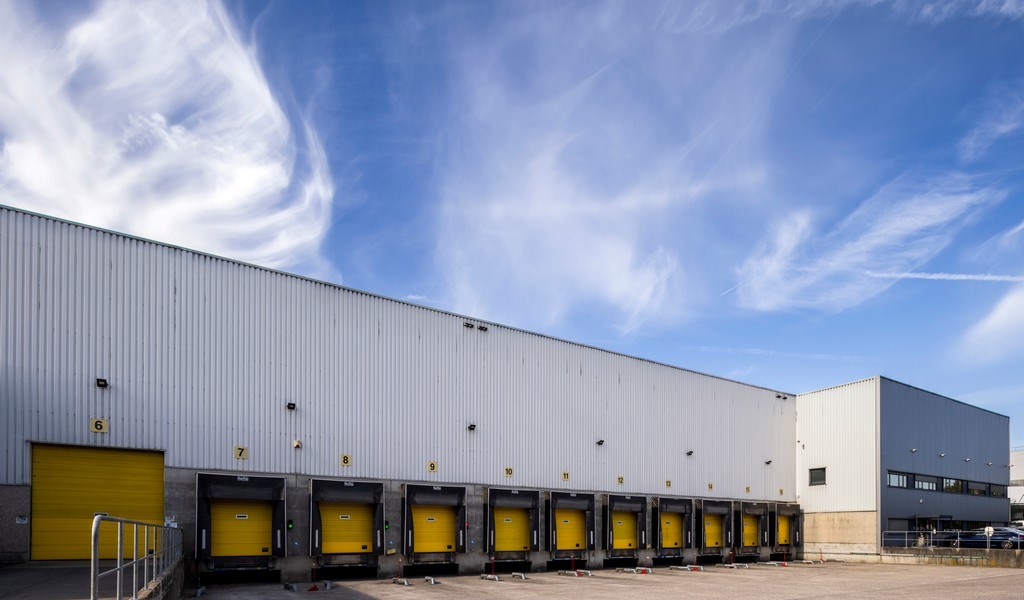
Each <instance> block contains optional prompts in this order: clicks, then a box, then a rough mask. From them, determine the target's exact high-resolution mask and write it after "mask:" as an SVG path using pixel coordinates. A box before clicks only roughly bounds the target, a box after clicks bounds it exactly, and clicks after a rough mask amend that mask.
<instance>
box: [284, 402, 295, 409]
mask: <svg viewBox="0 0 1024 600" xmlns="http://www.w3.org/2000/svg"><path fill="white" fill-rule="evenodd" d="M284 406H285V408H287V409H288V410H295V403H294V402H289V403H288V404H285V405H284Z"/></svg>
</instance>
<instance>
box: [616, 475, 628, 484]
mask: <svg viewBox="0 0 1024 600" xmlns="http://www.w3.org/2000/svg"><path fill="white" fill-rule="evenodd" d="M615 481H616V482H617V483H618V484H619V485H622V484H624V483H626V478H625V477H623V476H622V475H619V476H618V477H616V478H615Z"/></svg>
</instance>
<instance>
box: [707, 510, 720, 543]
mask: <svg viewBox="0 0 1024 600" xmlns="http://www.w3.org/2000/svg"><path fill="white" fill-rule="evenodd" d="M722 516H723V515H704V547H705V548H721V547H722Z"/></svg>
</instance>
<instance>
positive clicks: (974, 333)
mask: <svg viewBox="0 0 1024 600" xmlns="http://www.w3.org/2000/svg"><path fill="white" fill-rule="evenodd" d="M1021 351H1024V285H1019V286H1017V287H1016V288H1014V289H1013V290H1011V291H1010V292H1008V293H1007V294H1006V295H1005V296H1003V297H1002V299H1000V300H999V302H997V303H996V304H995V306H993V307H992V309H991V310H990V311H989V312H988V314H987V315H985V317H984V318H982V319H981V320H980V321H979V322H978V323H976V324H975V325H973V326H972V327H971V328H970V329H968V330H967V332H966V333H965V334H964V336H963V344H962V347H961V355H962V356H963V357H965V359H966V360H969V361H971V362H979V363H996V362H1003V361H1006V360H1009V359H1013V360H1015V361H1018V362H1019V360H1020V352H1021Z"/></svg>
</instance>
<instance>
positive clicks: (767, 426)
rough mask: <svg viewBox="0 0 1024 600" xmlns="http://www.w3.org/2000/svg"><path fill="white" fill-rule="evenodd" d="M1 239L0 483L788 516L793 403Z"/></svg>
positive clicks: (405, 316)
mask: <svg viewBox="0 0 1024 600" xmlns="http://www.w3.org/2000/svg"><path fill="white" fill-rule="evenodd" d="M0 237H2V239H0V269H2V274H0V283H2V287H0V303H2V316H0V327H2V330H0V344H2V346H0V352H2V353H3V354H2V361H0V363H2V369H3V371H2V381H0V394H2V400H3V402H2V403H0V411H2V412H0V417H2V420H3V422H2V423H0V431H3V433H4V451H5V453H6V454H5V458H4V460H3V464H2V466H0V468H2V482H3V483H26V482H28V481H29V473H28V465H29V445H28V444H27V443H26V441H37V442H54V443H69V444H89V445H103V446H117V447H132V448H152V449H162V450H165V451H166V462H167V465H168V466H173V467H186V468H195V469H225V470H239V471H253V472H267V473H301V474H309V475H316V476H339V477H353V478H372V479H399V480H411V481H436V482H449V483H478V484H487V485H510V486H522V487H539V488H551V489H589V490H608V491H613V492H622V493H635V494H639V493H645V494H655V493H658V494H666V495H701V496H707V497H734V498H744V499H745V498H749V499H767V500H779V501H792V500H794V499H795V497H796V493H795V492H796V490H795V489H794V488H795V481H796V480H795V473H794V465H795V459H794V456H793V454H794V450H793V443H792V440H793V439H794V437H795V427H796V414H795V401H794V400H793V399H789V400H781V399H777V398H776V392H774V391H771V390H766V389H762V388H757V387H753V386H748V385H743V384H739V383H735V382H730V381H726V380H722V379H718V378H714V377H710V376H706V375H701V374H697V373H693V372H689V371H684V370H680V369H674V368H670V367H666V366H664V365H658V364H655V363H651V362H647V361H642V360H638V359H633V358H629V357H624V356H620V355H617V354H613V353H609V352H604V351H600V350H596V349H593V348H587V347H584V346H579V345H576V344H571V343H568V342H562V341H558V340H553V339H550V338H545V337H542V336H538V335H535V334H531V333H527V332H523V331H519V330H515V329H510V328H506V327H501V326H496V325H492V324H487V326H488V328H489V329H488V330H487V331H481V330H480V329H478V328H472V329H471V328H467V327H465V326H464V323H465V322H472V323H474V324H476V323H477V322H476V321H467V319H464V318H462V317H459V316H456V315H451V314H446V313H442V312H438V311H434V310H430V309H425V308H420V307H414V306H410V305H407V304H404V303H400V302H396V301H392V300H388V299H384V298H380V297H375V296H371V295H368V294H364V293H359V292H355V291H352V290H347V289H344V288H339V287H336V286H331V285H327V284H323V283H318V282H314V281H310V280H307V279H303V278H298V277H293V276H289V275H285V274H281V273H276V272H273V271H268V270H264V269H259V268H256V267H251V266H247V265H242V264H238V263H234V262H231V261H226V260H222V259H218V258H213V257H209V256H205V255H201V254H196V253H192V252H187V251H183V250H180V249H177V248H173V247H168V246H163V245H159V244H155V243H151V242H146V241H141V240H137V239H133V238H128V237H124V236H120V235H116V234H111V233H107V232H102V231H98V230H95V229H91V228H86V227H82V226H78V225H73V224H68V223H65V222H61V221H56V220H52V219H48V218H42V217H39V216H35V215H29V214H25V213H22V212H20V211H14V210H9V209H3V208H0ZM97 377H104V378H107V379H108V380H109V381H110V387H109V388H108V389H99V388H97V387H96V386H95V378H97ZM287 402H295V403H296V404H297V405H298V408H297V409H296V410H294V411H288V410H286V409H285V404H286V403H287ZM96 417H103V418H107V419H109V420H110V433H107V434H98V433H93V432H91V431H90V430H89V419H90V418H96ZM469 423H474V424H476V426H477V427H476V430H475V431H472V432H470V431H468V430H467V425H468V424H469ZM294 439H299V440H301V441H302V446H303V447H302V448H301V449H293V448H292V440H294ZM598 439H603V440H605V444H604V445H603V446H598V445H597V444H596V441H597V440H598ZM236 445H242V446H247V447H248V448H249V459H248V460H244V461H243V460H236V459H234V458H233V448H234V447H235V446H236ZM688 450H693V451H694V453H693V455H692V456H690V457H688V456H686V452H687V451H688ZM341 454H348V455H350V456H351V461H352V464H351V466H349V467H342V466H341V465H340V455H341ZM768 460H771V461H772V464H771V465H766V464H765V462H766V461H768ZM428 461H437V471H436V472H435V473H430V472H428ZM505 467H511V468H512V469H513V476H512V477H505V472H504V469H505ZM563 471H567V472H568V473H569V477H570V479H569V481H563V479H562V473H563ZM619 476H621V477H622V478H623V483H622V484H621V485H619V483H618V479H617V478H618V477H619ZM666 480H671V482H672V486H671V487H667V486H666ZM709 484H711V485H712V486H713V489H711V490H709V489H708V485H709ZM748 488H749V491H747V490H748Z"/></svg>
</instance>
